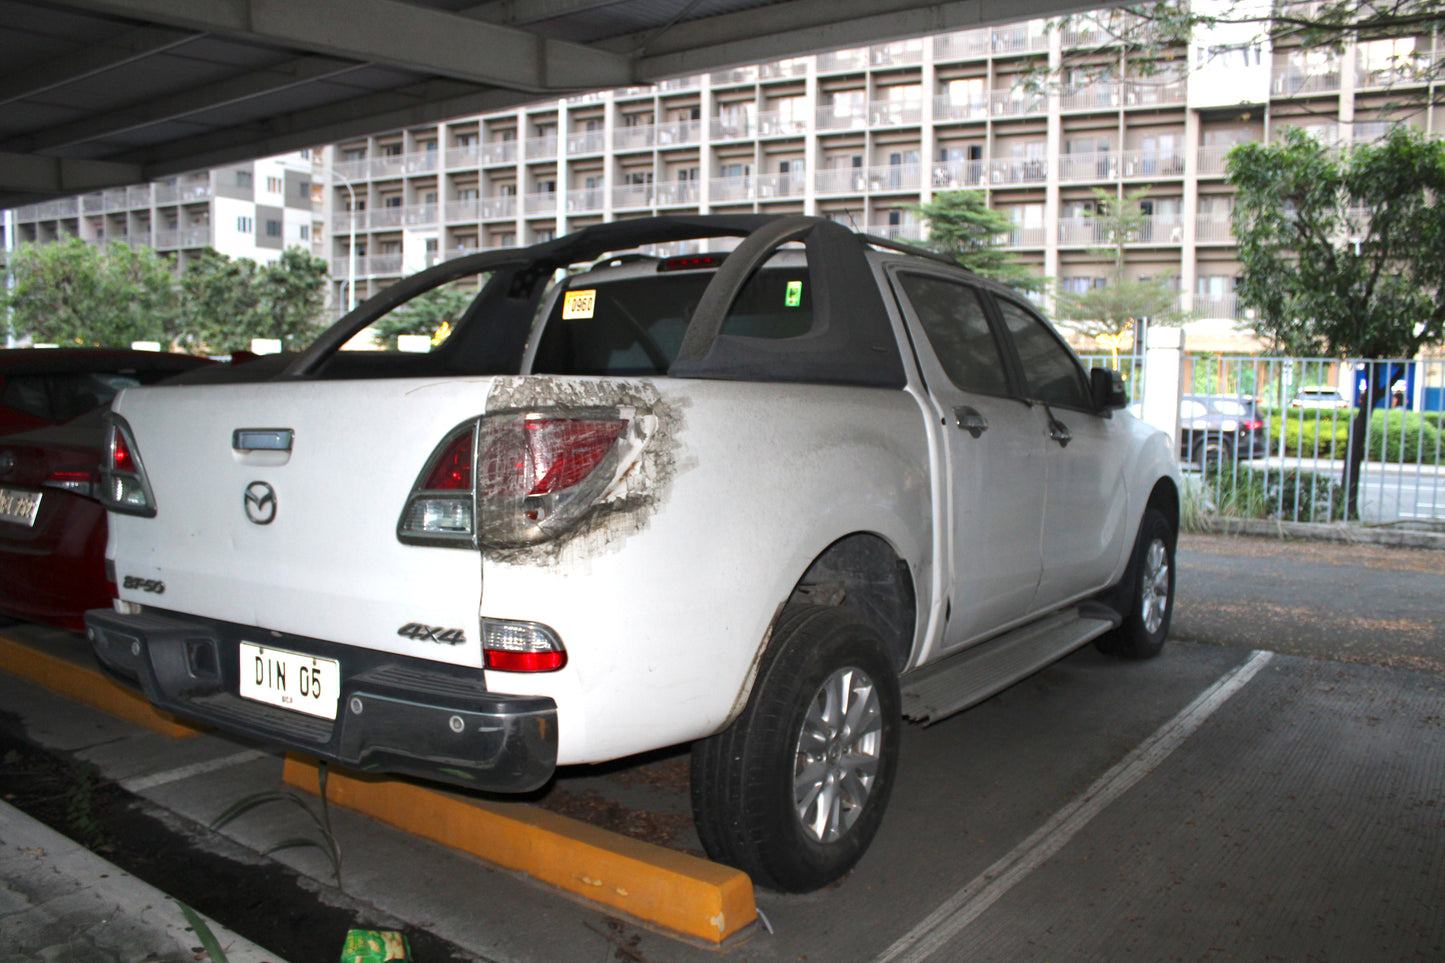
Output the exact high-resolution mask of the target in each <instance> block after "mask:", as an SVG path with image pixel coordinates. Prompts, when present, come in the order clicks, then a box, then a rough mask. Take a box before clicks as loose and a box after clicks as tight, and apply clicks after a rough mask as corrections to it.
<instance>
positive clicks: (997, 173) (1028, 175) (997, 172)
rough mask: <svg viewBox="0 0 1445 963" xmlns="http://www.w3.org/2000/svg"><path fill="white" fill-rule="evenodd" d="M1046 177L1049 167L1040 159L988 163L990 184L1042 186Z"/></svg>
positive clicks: (1012, 159) (1011, 159)
mask: <svg viewBox="0 0 1445 963" xmlns="http://www.w3.org/2000/svg"><path fill="white" fill-rule="evenodd" d="M1048 176H1049V165H1048V162H1047V161H1045V160H1044V159H1042V158H1035V159H1028V158H1018V159H1014V158H1010V159H1008V160H995V161H989V182H990V183H992V184H1042V183H1044V182H1045V181H1046V180H1048Z"/></svg>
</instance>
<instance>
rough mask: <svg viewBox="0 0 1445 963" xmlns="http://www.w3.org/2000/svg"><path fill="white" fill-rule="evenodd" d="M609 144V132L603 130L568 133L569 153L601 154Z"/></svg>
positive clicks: (569, 154)
mask: <svg viewBox="0 0 1445 963" xmlns="http://www.w3.org/2000/svg"><path fill="white" fill-rule="evenodd" d="M606 146H607V134H606V132H605V131H601V130H579V131H576V132H575V133H571V134H568V135H567V155H568V156H569V157H570V156H572V155H574V154H600V153H602V151H603V149H604V148H605V147H606Z"/></svg>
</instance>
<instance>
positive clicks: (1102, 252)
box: [1058, 186, 1185, 337]
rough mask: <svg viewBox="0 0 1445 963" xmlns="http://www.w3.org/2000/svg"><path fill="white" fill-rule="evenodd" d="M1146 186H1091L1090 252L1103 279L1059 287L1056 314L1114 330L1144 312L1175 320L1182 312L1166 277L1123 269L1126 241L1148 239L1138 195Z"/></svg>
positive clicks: (1086, 328)
mask: <svg viewBox="0 0 1445 963" xmlns="http://www.w3.org/2000/svg"><path fill="white" fill-rule="evenodd" d="M1149 190H1150V188H1149V187H1148V186H1144V187H1140V188H1138V189H1136V190H1133V191H1130V192H1129V193H1127V194H1125V195H1123V196H1122V197H1120V196H1118V195H1116V194H1114V193H1112V192H1110V191H1106V190H1103V189H1101V188H1097V187H1096V188H1094V199H1095V202H1096V203H1097V206H1098V213H1097V214H1095V216H1094V217H1092V218H1091V219H1090V221H1091V223H1092V227H1093V232H1094V239H1095V240H1098V241H1102V242H1103V243H1102V244H1100V245H1099V246H1097V247H1093V248H1090V251H1089V253H1090V254H1092V255H1093V256H1094V257H1096V258H1099V259H1101V260H1104V261H1107V262H1108V265H1107V267H1106V269H1105V270H1107V271H1108V274H1107V275H1106V281H1107V283H1106V284H1105V285H1104V286H1103V287H1095V288H1090V289H1089V290H1088V291H1084V292H1081V293H1078V294H1074V293H1071V292H1068V291H1060V292H1059V295H1058V297H1059V316H1060V317H1062V318H1067V319H1070V320H1072V321H1073V322H1075V327H1077V328H1079V329H1080V330H1081V331H1083V332H1084V333H1085V334H1089V335H1093V336H1095V337H1097V336H1099V335H1111V336H1114V335H1118V334H1119V333H1120V332H1121V331H1126V330H1132V328H1133V326H1134V322H1135V321H1138V320H1141V319H1144V318H1147V319H1149V321H1150V322H1151V323H1154V324H1179V323H1180V322H1182V321H1183V320H1184V319H1185V315H1184V313H1183V312H1182V311H1180V310H1179V292H1178V291H1176V290H1175V289H1174V287H1173V286H1172V285H1170V284H1169V283H1168V282H1167V281H1163V280H1155V279H1149V280H1141V279H1138V278H1131V277H1129V276H1128V273H1127V271H1126V270H1125V267H1126V264H1125V261H1126V258H1125V255H1126V246H1127V245H1128V244H1129V243H1130V242H1134V241H1140V240H1148V239H1149V238H1148V237H1147V234H1148V232H1149V230H1150V229H1151V225H1150V222H1149V221H1148V220H1147V219H1146V218H1145V215H1144V212H1143V209H1142V208H1141V207H1140V206H1139V201H1140V199H1141V198H1143V197H1144V196H1145V195H1146V194H1148V193H1149Z"/></svg>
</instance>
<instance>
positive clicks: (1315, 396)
mask: <svg viewBox="0 0 1445 963" xmlns="http://www.w3.org/2000/svg"><path fill="white" fill-rule="evenodd" d="M1289 406H1290V407H1291V408H1348V407H1349V406H1350V403H1349V402H1348V401H1346V400H1345V396H1344V395H1342V394H1340V391H1339V389H1338V388H1331V387H1330V386H1329V385H1306V386H1304V387H1303V388H1301V389H1300V390H1299V391H1297V392H1295V396H1294V397H1293V398H1291V399H1290V402H1289Z"/></svg>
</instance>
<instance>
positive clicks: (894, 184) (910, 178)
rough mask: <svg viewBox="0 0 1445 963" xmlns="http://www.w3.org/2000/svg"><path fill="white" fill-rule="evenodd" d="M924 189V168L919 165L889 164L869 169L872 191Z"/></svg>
mask: <svg viewBox="0 0 1445 963" xmlns="http://www.w3.org/2000/svg"><path fill="white" fill-rule="evenodd" d="M922 187H923V175H922V168H921V167H920V166H919V165H918V164H888V165H885V166H883V167H870V168H869V169H868V189H869V190H870V191H917V190H919V189H921V188H922Z"/></svg>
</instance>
